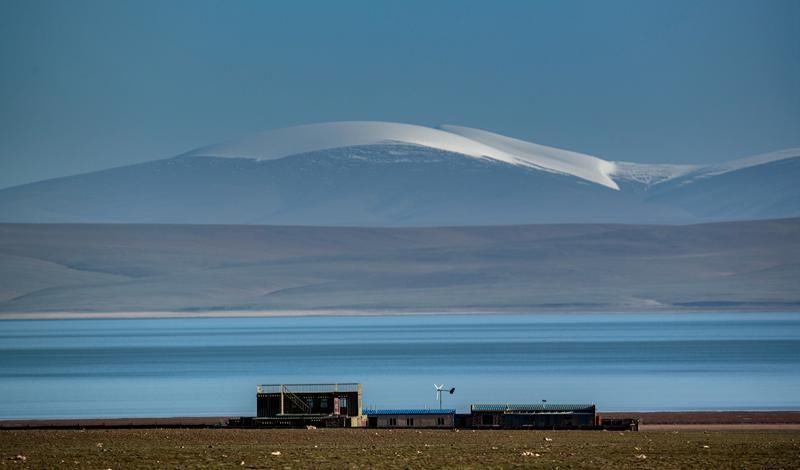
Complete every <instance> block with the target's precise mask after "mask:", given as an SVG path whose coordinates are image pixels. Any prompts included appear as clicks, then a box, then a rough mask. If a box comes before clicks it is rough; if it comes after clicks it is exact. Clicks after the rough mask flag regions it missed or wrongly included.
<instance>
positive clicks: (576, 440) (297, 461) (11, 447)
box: [0, 429, 800, 469]
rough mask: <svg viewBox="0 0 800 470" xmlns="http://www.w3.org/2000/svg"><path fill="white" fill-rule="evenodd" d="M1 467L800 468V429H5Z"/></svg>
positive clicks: (0, 439)
mask: <svg viewBox="0 0 800 470" xmlns="http://www.w3.org/2000/svg"><path fill="white" fill-rule="evenodd" d="M0 455H1V456H2V460H1V461H0V467H1V468H100V469H107V468H112V469H119V468H281V469H296V468H519V467H524V468H560V469H569V468H573V469H574V468H637V469H646V468H653V469H656V468H657V469H686V468H714V469H723V468H776V469H777V468H782V469H788V468H800V431H798V430H776V431H763V430H762V431H741V430H739V431H645V432H638V433H630V432H629V433H619V432H597V431H555V432H539V431H475V432H473V431H470V430H460V431H441V430H419V431H417V430H392V431H389V430H374V429H370V430H364V429H359V430H356V429H317V430H305V429H302V430H244V429H136V430H130V429H123V430H115V429H108V430H85V431H80V430H17V431H8V430H6V431H0Z"/></svg>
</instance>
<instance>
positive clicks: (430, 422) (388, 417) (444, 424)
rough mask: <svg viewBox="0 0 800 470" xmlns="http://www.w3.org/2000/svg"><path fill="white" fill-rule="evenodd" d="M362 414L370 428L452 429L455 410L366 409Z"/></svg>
mask: <svg viewBox="0 0 800 470" xmlns="http://www.w3.org/2000/svg"><path fill="white" fill-rule="evenodd" d="M364 414H365V415H367V422H368V425H369V427H371V428H432V429H452V428H453V427H455V415H456V410H448V409H445V410H442V409H434V410H415V409H405V410H367V411H365V412H364Z"/></svg>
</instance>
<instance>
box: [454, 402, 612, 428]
mask: <svg viewBox="0 0 800 470" xmlns="http://www.w3.org/2000/svg"><path fill="white" fill-rule="evenodd" d="M470 414H471V420H472V423H471V427H473V428H505V429H593V428H595V427H596V426H597V425H598V423H597V408H596V407H595V405H594V404H588V405H587V404H553V403H535V404H522V405H520V404H475V405H471V406H470Z"/></svg>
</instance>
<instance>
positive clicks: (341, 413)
mask: <svg viewBox="0 0 800 470" xmlns="http://www.w3.org/2000/svg"><path fill="white" fill-rule="evenodd" d="M250 420H251V421H248V423H246V424H249V425H254V426H260V427H302V426H309V425H312V426H322V427H360V426H363V425H364V424H366V423H365V419H364V416H363V414H362V413H361V384H360V383H344V384H270V385H259V386H258V387H257V388H256V417H255V418H251V419H250Z"/></svg>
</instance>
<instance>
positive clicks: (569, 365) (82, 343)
mask: <svg viewBox="0 0 800 470" xmlns="http://www.w3.org/2000/svg"><path fill="white" fill-rule="evenodd" d="M303 382H314V383H321V382H361V383H362V384H363V386H364V406H365V408H366V407H379V408H395V407H407V408H410V407H414V408H417V407H419V408H426V407H436V406H438V404H437V402H436V400H435V398H436V397H435V393H434V388H433V383H434V382H436V383H444V384H446V386H447V387H448V388H449V387H455V388H456V391H455V394H453V395H446V396H445V397H444V399H443V401H444V405H445V407H451V408H457V409H458V410H461V411H464V410H467V409H468V408H469V404H470V403H506V402H512V403H531V402H533V403H536V402H540V401H541V400H547V401H548V402H550V403H558V402H562V403H563V402H565V403H592V402H594V403H597V405H598V409H599V410H601V411H603V410H605V411H612V410H639V411H648V410H718V409H728V410H739V409H753V410H770V409H800V314H792V313H786V314H783V313H740V314H722V313H715V314H689V313H679V314H656V313H647V314H553V315H544V314H535V315H412V316H360V317H300V318H290V317H274V318H193V319H119V320H83V319H82V320H77V319H76V320H30V321H16V320H15V321H0V419H10V418H67V417H133V416H241V415H254V414H255V391H256V385H257V384H260V383H303Z"/></svg>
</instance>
